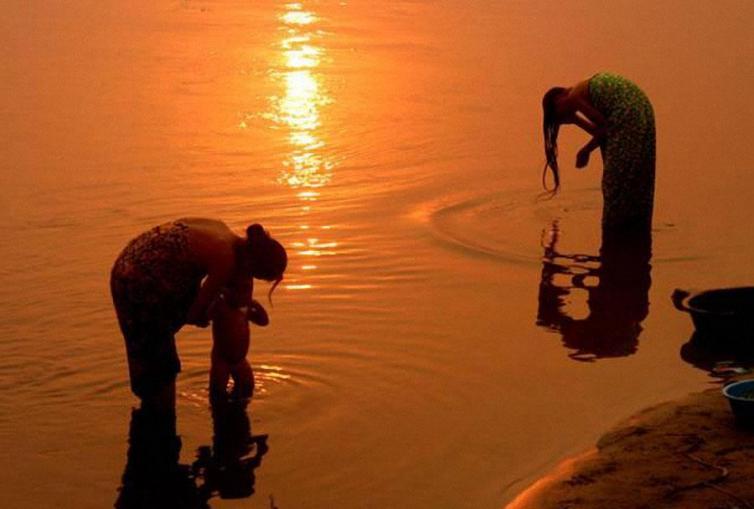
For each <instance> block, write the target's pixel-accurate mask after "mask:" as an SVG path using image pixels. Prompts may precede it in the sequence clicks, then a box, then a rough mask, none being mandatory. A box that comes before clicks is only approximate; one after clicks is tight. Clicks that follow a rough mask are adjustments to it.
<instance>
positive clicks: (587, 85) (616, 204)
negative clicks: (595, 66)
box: [542, 73, 655, 230]
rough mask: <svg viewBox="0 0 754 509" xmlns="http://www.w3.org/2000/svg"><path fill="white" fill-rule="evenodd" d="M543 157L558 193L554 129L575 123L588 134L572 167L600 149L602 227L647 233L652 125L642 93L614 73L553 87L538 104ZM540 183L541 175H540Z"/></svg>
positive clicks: (652, 178) (652, 177) (583, 163)
mask: <svg viewBox="0 0 754 509" xmlns="http://www.w3.org/2000/svg"><path fill="white" fill-rule="evenodd" d="M542 108H543V110H544V121H543V128H544V137H545V155H546V157H547V162H546V164H545V171H546V170H547V168H549V169H550V170H551V171H552V175H553V178H554V181H555V188H554V190H557V189H558V187H559V186H560V173H559V168H558V145H557V140H558V129H559V127H560V125H561V124H576V125H578V126H579V127H581V128H582V129H584V130H585V131H586V132H588V133H589V134H591V135H592V139H591V140H590V141H589V142H588V143H587V144H586V145H584V147H582V148H581V150H579V152H578V155H577V156H576V167H577V168H584V167H585V166H586V165H587V164H588V163H589V155H590V154H591V152H592V151H593V150H594V149H596V148H597V147H600V149H601V150H602V160H603V165H604V169H603V173H602V195H603V199H604V201H603V209H602V226H603V229H607V230H622V229H649V228H651V225H652V208H653V203H654V185H655V123H654V113H653V111H652V105H651V103H650V102H649V99H648V98H647V96H646V95H645V94H644V92H642V90H641V89H640V88H639V87H638V86H636V85H635V84H634V83H632V82H631V81H629V80H627V79H626V78H624V77H622V76H619V75H617V74H611V73H598V74H595V75H594V76H592V77H591V78H589V79H588V80H585V81H582V82H580V83H578V84H576V85H574V86H573V87H570V88H562V87H555V88H552V89H550V90H548V91H547V93H546V94H545V96H544V98H543V99H542ZM543 178H544V176H543Z"/></svg>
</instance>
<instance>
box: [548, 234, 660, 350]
mask: <svg viewBox="0 0 754 509" xmlns="http://www.w3.org/2000/svg"><path fill="white" fill-rule="evenodd" d="M558 236H559V232H558V229H557V224H555V225H554V226H553V228H552V230H551V232H550V239H549V241H548V243H547V244H546V245H545V246H544V247H545V253H544V259H543V262H542V278H541V281H540V285H539V308H538V311H537V325H540V326H543V327H547V328H549V329H551V330H554V331H557V332H559V333H560V334H561V336H562V338H563V345H564V346H565V347H566V348H568V349H570V350H573V352H572V353H571V354H569V356H570V357H571V358H573V359H576V360H582V361H590V360H594V359H599V358H603V357H620V356H626V355H631V354H633V353H635V352H636V348H637V345H638V342H639V335H640V334H641V331H642V327H641V322H642V321H643V320H644V319H645V318H646V317H647V314H648V313H649V287H650V285H651V277H650V270H651V265H650V260H651V257H652V253H651V250H652V240H651V236H650V233H649V231H647V230H643V231H639V232H631V233H626V232H621V233H620V234H615V233H613V232H603V237H602V247H601V248H600V255H599V257H595V256H586V255H569V254H562V253H559V252H558V251H557V242H558ZM596 264H598V265H596ZM562 276H565V277H567V278H569V279H570V284H559V283H558V282H557V281H556V278H557V277H562ZM592 279H596V280H597V281H596V284H591V285H590V284H588V283H589V280H592ZM574 291H584V292H587V294H588V307H589V315H588V316H587V317H586V318H584V319H575V318H573V317H571V316H569V315H568V314H567V312H566V311H565V304H566V300H567V298H568V296H569V295H570V294H571V293H572V292H574Z"/></svg>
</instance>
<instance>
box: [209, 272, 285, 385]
mask: <svg viewBox="0 0 754 509" xmlns="http://www.w3.org/2000/svg"><path fill="white" fill-rule="evenodd" d="M211 313H212V364H211V367H210V375H209V389H210V397H211V398H212V399H217V398H221V397H224V396H227V386H228V381H229V380H230V378H233V384H234V388H233V394H234V396H235V397H236V398H239V399H245V398H250V397H251V396H252V394H253V393H254V372H253V371H252V369H251V366H250V365H249V361H248V360H246V355H247V354H248V352H249V343H250V331H249V322H251V323H253V324H256V325H259V326H262V327H264V326H266V325H267V324H268V323H270V320H269V317H268V315H267V311H265V309H264V307H263V306H262V305H261V304H259V303H258V302H257V301H256V300H254V299H252V298H251V285H250V284H249V282H248V281H241V284H240V285H239V286H237V287H226V288H223V290H222V291H221V292H220V295H219V296H218V298H217V300H216V301H215V303H214V304H213V307H212V310H211Z"/></svg>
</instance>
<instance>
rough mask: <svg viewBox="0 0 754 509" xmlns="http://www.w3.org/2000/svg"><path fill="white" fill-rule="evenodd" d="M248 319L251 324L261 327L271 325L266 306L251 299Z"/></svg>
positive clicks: (247, 314)
mask: <svg viewBox="0 0 754 509" xmlns="http://www.w3.org/2000/svg"><path fill="white" fill-rule="evenodd" d="M246 317H247V318H248V319H249V321H250V322H251V323H253V324H254V325H259V326H260V327H264V326H266V325H267V324H269V323H270V316H269V315H268V314H267V311H266V310H265V309H264V306H262V305H261V304H260V303H259V302H257V301H256V300H254V299H251V302H250V303H249V310H248V311H247V313H246Z"/></svg>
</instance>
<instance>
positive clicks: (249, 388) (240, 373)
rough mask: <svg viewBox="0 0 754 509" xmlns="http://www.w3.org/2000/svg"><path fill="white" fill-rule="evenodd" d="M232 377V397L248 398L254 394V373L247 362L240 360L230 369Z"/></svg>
mask: <svg viewBox="0 0 754 509" xmlns="http://www.w3.org/2000/svg"><path fill="white" fill-rule="evenodd" d="M230 374H231V376H232V377H233V383H234V388H233V395H234V396H235V397H236V398H238V399H246V398H250V397H251V396H252V395H253V394H254V371H253V370H252V369H251V365H250V364H249V361H247V360H246V359H243V360H241V361H240V362H238V363H237V364H235V365H233V366H232V367H231V369H230Z"/></svg>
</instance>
